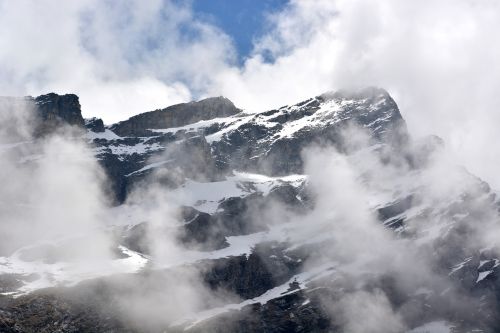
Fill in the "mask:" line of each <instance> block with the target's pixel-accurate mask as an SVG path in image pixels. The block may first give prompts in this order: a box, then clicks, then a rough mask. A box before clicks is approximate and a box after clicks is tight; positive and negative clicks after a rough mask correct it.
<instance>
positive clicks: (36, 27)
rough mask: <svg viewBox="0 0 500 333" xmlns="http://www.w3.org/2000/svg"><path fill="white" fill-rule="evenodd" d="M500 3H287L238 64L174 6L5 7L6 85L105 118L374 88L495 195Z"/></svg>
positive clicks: (203, 26)
mask: <svg viewBox="0 0 500 333" xmlns="http://www.w3.org/2000/svg"><path fill="white" fill-rule="evenodd" d="M499 7H500V4H498V2H496V1H475V0H460V1H451V0H438V1H430V0H424V1H419V2H415V1H397V0H389V1H384V2H382V3H380V2H373V1H367V0H356V1H345V0H338V1H314V2H311V1H300V0H293V1H291V2H290V3H289V4H288V5H287V6H286V7H285V8H284V9H283V10H282V11H281V12H278V13H274V14H272V15H270V16H269V29H268V30H267V32H266V33H265V34H264V35H262V36H256V39H255V45H254V50H253V52H252V53H251V54H249V55H248V56H247V57H246V60H245V61H244V63H243V64H242V65H241V66H240V65H238V63H237V62H236V61H235V59H236V58H237V57H236V50H235V48H234V46H233V42H232V40H231V37H230V36H229V35H228V34H227V33H226V32H223V31H221V30H220V29H219V28H217V27H216V26H214V25H213V24H212V23H210V22H207V21H203V20H202V19H200V18H199V17H198V16H196V13H194V12H193V11H192V9H191V7H190V6H189V4H188V5H185V4H182V5H181V4H179V3H177V2H170V1H160V0H151V1H134V0H129V1H125V2H120V3H118V4H117V3H113V2H108V1H104V2H102V1H95V0H79V1H72V2H70V3H61V2H57V1H52V0H43V1H36V2H34V1H16V2H8V1H0V64H1V65H0V77H1V78H2V79H0V89H1V91H2V94H4V95H23V94H40V93H44V92H48V91H56V92H60V93H63V92H74V93H77V94H79V95H80V97H81V102H82V105H83V112H84V114H85V115H86V116H91V115H98V116H101V117H103V118H104V119H105V121H106V122H108V123H110V122H115V121H118V120H122V119H125V118H127V117H129V116H131V115H133V114H135V113H138V112H141V111H146V110H150V109H154V108H159V107H164V106H166V105H169V104H172V103H177V102H182V101H188V100H190V99H197V98H201V97H205V96H210V95H225V96H227V97H229V98H230V99H232V100H233V101H235V103H236V104H237V105H238V106H240V107H244V108H246V109H248V110H250V111H256V110H262V109H269V108H273V107H277V106H280V105H283V104H286V103H291V102H296V101H299V100H301V99H304V98H308V97H310V96H312V95H317V94H319V93H322V92H324V91H326V90H332V89H337V88H344V87H358V86H367V85H377V86H382V87H384V88H386V89H388V90H389V91H390V92H391V94H392V95H393V96H394V97H395V99H396V101H397V102H398V104H399V106H400V108H401V111H402V113H403V116H404V117H405V119H406V120H407V122H408V125H409V127H410V131H411V132H412V133H413V134H415V135H417V136H419V135H423V134H428V133H435V134H437V135H440V136H442V137H443V138H444V139H445V141H446V143H447V144H448V146H449V147H450V148H451V150H452V152H454V154H455V155H456V157H458V160H459V162H460V163H463V164H465V165H466V166H467V167H468V168H470V169H471V171H473V172H475V173H477V174H479V175H480V176H482V177H484V178H486V179H487V180H488V181H489V182H491V183H492V184H493V185H494V186H495V187H499V186H500V181H498V180H496V175H495V173H496V171H495V168H494V167H492V166H495V165H497V164H498V163H499V162H500V153H499V152H495V151H494V150H493V149H490V148H489V147H490V146H491V144H492V143H493V142H496V141H497V139H498V134H497V131H496V128H495V127H496V123H497V122H498V121H499V120H500V113H499V112H497V108H498V105H499V104H500V97H498V94H496V91H495V88H496V87H497V86H498V81H499V80H500V66H499V65H498V62H497V61H496V59H498V58H499V55H500V47H499V46H498V45H496V43H495V42H494V40H493V39H494V36H495V35H496V33H497V32H498V31H499V28H500V27H499V25H500V23H499V22H500V8H499Z"/></svg>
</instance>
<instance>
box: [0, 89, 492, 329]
mask: <svg viewBox="0 0 500 333" xmlns="http://www.w3.org/2000/svg"><path fill="white" fill-rule="evenodd" d="M20 110H22V113H21V111H20ZM0 113H2V115H1V117H2V118H0V119H2V120H3V122H4V123H5V122H7V123H9V129H8V130H7V129H5V130H3V131H1V132H0V138H1V139H2V142H1V145H0V154H2V155H3V156H2V159H3V160H4V161H8V163H10V164H9V165H14V166H15V167H14V169H23V170H24V169H26V170H28V171H27V172H28V173H27V174H29V175H32V177H33V182H32V183H30V184H31V185H30V188H27V189H26V191H32V190H33V188H35V187H36V186H42V187H43V190H47V187H50V186H51V185H50V184H52V183H47V182H36V181H35V180H34V179H36V175H37V174H39V173H40V170H42V171H46V170H49V171H50V170H53V169H54V170H53V171H54V173H56V175H59V176H58V177H55V179H58V178H59V177H63V175H64V174H65V173H67V172H69V171H71V168H74V167H75V163H73V162H72V163H70V164H65V162H64V161H65V160H67V159H68V158H69V157H68V156H69V151H71V152H74V151H75V150H74V149H70V150H68V151H62V149H61V150H57V151H56V152H53V151H52V150H51V148H53V147H55V145H56V143H57V141H50V138H51V137H52V138H53V137H57V138H59V140H67V141H68V142H70V143H71V144H72V145H78V147H83V148H81V149H82V153H81V154H82V155H85V156H86V155H89V156H90V157H89V162H86V163H85V164H84V165H83V168H84V169H83V171H78V173H77V174H78V175H79V176H78V177H77V178H78V181H77V180H75V182H72V183H67V184H66V183H63V184H61V185H59V186H61V188H62V189H63V190H64V191H83V190H81V189H80V188H79V187H78V186H77V185H76V184H80V183H81V184H82V185H81V186H83V187H82V188H85V189H87V188H88V183H89V182H94V179H93V178H89V177H86V176H85V172H84V171H85V170H88V169H89V168H91V167H92V168H93V165H94V164H95V165H96V167H95V168H96V170H97V171H96V174H97V175H98V177H97V176H96V179H95V183H96V184H100V185H102V188H103V192H104V196H103V197H102V198H99V200H97V201H98V203H95V204H93V205H91V206H84V207H90V208H88V209H87V208H85V209H86V210H85V211H84V212H83V213H82V214H83V215H84V216H85V218H82V219H83V222H85V221H86V220H87V219H92V220H93V221H94V222H95V221H99V223H98V224H97V227H95V228H93V229H91V231H88V230H86V229H84V228H83V229H82V228H80V229H78V228H77V227H76V226H77V225H80V224H81V223H82V222H79V223H80V224H77V221H79V220H80V218H81V216H82V214H76V215H74V214H73V215H71V214H69V213H68V214H69V215H65V214H66V213H65V214H62V215H61V214H60V215H61V216H60V215H57V214H55V213H54V212H56V211H57V207H52V206H50V207H49V208H46V209H43V210H37V212H38V213H37V214H35V215H33V216H34V217H33V219H38V218H39V217H40V216H42V217H43V216H45V217H47V216H48V217H47V218H45V220H49V222H47V223H48V224H44V225H50V226H54V225H57V226H58V228H60V229H59V230H56V231H59V232H53V233H51V232H52V230H49V228H47V232H46V233H44V237H45V236H46V237H47V238H46V239H45V238H44V239H41V237H33V238H31V239H30V238H26V239H23V240H20V241H19V244H17V243H16V244H17V245H16V246H14V245H12V246H11V247H5V248H2V253H0V332H408V333H416V332H498V330H500V315H499V314H500V312H499V311H500V309H499V308H498V306H499V301H500V298H499V297H500V261H499V260H500V259H499V258H498V256H497V251H496V249H495V246H494V244H495V243H494V237H493V236H491V233H492V232H494V231H495V230H498V229H496V228H498V224H499V209H500V204H499V201H498V197H497V195H496V193H495V192H494V191H493V190H492V189H490V187H489V186H488V184H487V183H485V182H484V181H482V180H481V179H479V178H477V177H475V176H474V175H472V174H470V173H469V172H468V171H467V170H465V169H464V168H462V167H460V166H457V165H454V164H453V163H450V162H449V161H448V160H447V159H446V158H445V156H446V153H445V150H446V148H445V143H443V142H442V140H441V139H439V138H438V137H434V136H433V137H428V138H423V139H419V140H415V139H413V138H411V136H410V135H409V133H408V131H407V128H406V124H405V121H404V119H403V117H402V116H401V113H400V111H399V109H398V106H397V105H396V103H395V101H394V100H393V99H392V98H391V96H390V95H389V94H388V92H387V91H385V90H383V89H380V88H366V89H361V90H357V91H336V92H328V93H325V94H322V95H319V96H316V97H312V98H309V99H307V100H305V101H302V102H300V103H297V104H295V105H290V106H284V107H281V108H279V109H274V110H268V111H265V112H259V113H246V112H245V111H244V110H241V109H239V108H237V107H236V106H235V105H234V104H233V103H232V102H231V101H230V100H228V99H226V98H224V97H215V98H207V99H203V100H200V101H197V102H190V103H183V104H177V105H173V106H169V107H166V108H164V109H160V110H155V111H150V112H145V113H142V114H139V115H136V116H134V117H131V118H130V119H128V120H124V121H121V122H119V123H116V124H112V125H104V123H103V121H102V120H100V119H98V118H91V119H83V117H82V114H81V109H80V103H79V100H78V97H77V96H75V95H56V94H48V95H42V96H39V97H36V98H32V97H24V98H11V97H6V98H2V99H0ZM21 114H23V115H24V116H22V117H21V116H20V115H21ZM22 127H26V128H28V129H29V130H26V131H24V130H21V128H22ZM54 142H56V143H54ZM78 151H80V150H78ZM51 154H52V155H51ZM51 156H52V157H51ZM53 156H56V160H57V163H47V160H50V158H54V157H53ZM61 156H62V157H61ZM94 162H95V163H94ZM5 163H7V162H5ZM93 163H94V164H93ZM85 168H86V169H85ZM14 169H12V170H14ZM9 170H10V169H9ZM68 170H69V171H68ZM78 170H80V169H78ZM37 184H38V185H37ZM40 184H41V185H40ZM31 186H32V187H31ZM54 186H55V185H54ZM92 188H93V187H92ZM49 190H50V189H49ZM64 191H63V192H62V193H67V192H64ZM13 193H14V192H13ZM16 193H17V192H16ZM42 193H45V192H42ZM47 193H52V192H50V191H49V192H47ZM72 193H73V192H72ZM79 193H80V192H79ZM85 193H93V192H90V191H88V192H85ZM77 198H78V199H79V200H76V202H73V201H72V202H67V201H64V200H63V198H61V202H62V203H64V202H66V203H67V204H68V205H73V204H74V205H75V206H74V207H77V208H78V207H81V205H84V204H85V203H86V202H88V201H92V200H93V199H92V198H91V197H90V195H87V194H86V195H82V196H79V197H77ZM0 199H2V200H3V198H2V197H0ZM29 199H30V200H34V201H33V202H39V201H43V198H32V197H29ZM101 201H102V204H101ZM30 202H31V201H30ZM32 206H33V205H31V204H30V205H28V204H26V205H25V206H23V207H24V208H22V209H19V210H18V209H16V208H15V207H14V208H13V207H6V206H5V205H4V203H2V209H3V210H4V212H5V213H2V215H1V218H2V221H1V222H2V223H16V218H17V217H19V216H21V215H22V214H28V213H26V211H29V210H30V209H31V208H30V207H32ZM101 206H104V207H105V208H103V209H101V208H99V207H101ZM44 207H45V206H44ZM71 207H73V206H71ZM88 210H95V214H88V215H86V214H87V213H88ZM98 210H99V211H98ZM97 211H98V212H97ZM91 213H94V211H92V212H91ZM44 214H45V215H44ZM68 216H72V218H71V219H70V218H68ZM87 216H89V217H87ZM40 218H41V217H40ZM59 219H62V220H63V222H64V223H63V224H61V225H59V224H53V221H54V220H59ZM45 220H44V221H45ZM101 222H102V223H101ZM72 223H73V224H74V226H75V227H74V228H73V229H72V227H71V226H72ZM56 229H57V228H56ZM63 230H64V233H63ZM67 230H69V231H67ZM97 230H101V231H99V232H98V231H97ZM26 233H28V231H26ZM49 234H50V235H52V234H54V235H55V236H51V237H49V236H48V235H49ZM96 234H99V235H100V236H99V237H97V236H96ZM103 239H105V240H106V241H103ZM102 244H105V246H102V248H105V250H106V251H104V250H103V251H102V252H99V251H98V249H100V247H99V246H100V245H102ZM82 249H84V251H82ZM82 253H83V254H82ZM89 253H91V254H92V255H90V254H89ZM102 253H105V254H106V255H104V254H102ZM101 254H102V255H101ZM82 258H83V259H82ZM89 258H90V259H89ZM497 287H498V288H497ZM380 318H384V320H383V322H384V323H385V325H386V326H385V327H380V326H373V325H374V324H373V323H375V322H377V323H379V322H380V320H379V319H380ZM370 325H372V326H370Z"/></svg>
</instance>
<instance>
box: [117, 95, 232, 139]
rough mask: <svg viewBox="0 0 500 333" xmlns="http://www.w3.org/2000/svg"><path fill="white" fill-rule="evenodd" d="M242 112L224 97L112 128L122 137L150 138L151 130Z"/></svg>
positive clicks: (179, 106)
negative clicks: (138, 136)
mask: <svg viewBox="0 0 500 333" xmlns="http://www.w3.org/2000/svg"><path fill="white" fill-rule="evenodd" d="M240 112H241V109H238V108H237V107H236V106H235V105H234V104H233V102H231V101H230V100H229V99H227V98H225V97H222V96H219V97H210V98H205V99H202V100H200V101H193V102H188V103H180V104H175V105H171V106H169V107H166V108H164V109H159V110H155V111H150V112H146V113H141V114H138V115H136V116H133V117H131V118H129V119H128V120H125V121H121V122H119V123H116V124H114V125H112V126H111V127H110V128H111V130H112V131H113V132H115V133H116V134H118V135H120V136H130V135H142V136H148V135H151V133H152V132H151V131H150V129H160V128H169V127H179V126H184V125H188V124H191V123H195V122H198V121H200V120H210V119H214V118H221V117H228V116H232V115H235V114H237V113H240Z"/></svg>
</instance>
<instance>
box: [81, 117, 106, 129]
mask: <svg viewBox="0 0 500 333" xmlns="http://www.w3.org/2000/svg"><path fill="white" fill-rule="evenodd" d="M85 127H86V128H87V129H88V130H89V131H92V132H95V133H102V132H104V131H105V128H104V122H103V121H102V119H100V118H95V117H94V118H90V119H85Z"/></svg>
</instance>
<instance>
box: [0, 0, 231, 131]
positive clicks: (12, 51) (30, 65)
mask: <svg viewBox="0 0 500 333" xmlns="http://www.w3.org/2000/svg"><path fill="white" fill-rule="evenodd" d="M0 9H1V10H0V22H1V23H0V46H1V51H0V62H1V63H2V65H0V73H1V74H2V78H3V79H2V80H0V89H2V93H3V94H10V95H24V94H40V93H45V92H49V91H55V92H59V93H67V92H74V93H77V94H79V95H80V98H81V103H82V105H83V113H84V115H86V116H91V115H98V116H100V117H103V118H104V119H105V120H106V121H107V122H114V121H118V120H122V119H125V118H127V117H129V116H131V115H134V114H136V113H139V112H144V111H147V110H150V109H155V108H160V107H165V106H167V105H170V104H174V103H178V102H181V101H189V100H190V99H191V98H192V93H193V92H197V90H198V89H202V88H203V87H204V85H206V84H207V82H206V81H207V78H208V77H210V74H211V73H212V72H213V71H214V70H217V69H218V67H221V66H226V64H228V63H231V61H232V58H233V56H234V54H233V51H232V47H231V41H230V39H229V38H228V37H227V36H226V35H225V34H223V33H220V31H219V30H218V29H217V28H216V27H214V26H211V25H209V24H205V23H203V22H200V21H197V20H196V19H194V18H193V16H192V13H191V12H190V10H189V8H188V7H185V6H182V5H179V4H174V3H171V2H169V1H124V2H120V3H114V2H110V1H104V2H103V1H93V0H79V1H72V2H71V3H60V2H57V1H52V0H44V1H37V2H33V1H20V2H16V3H13V2H9V1H1V2H0ZM207 71H208V72H209V74H207ZM185 82H189V88H188V86H187V85H186V83H185Z"/></svg>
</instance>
